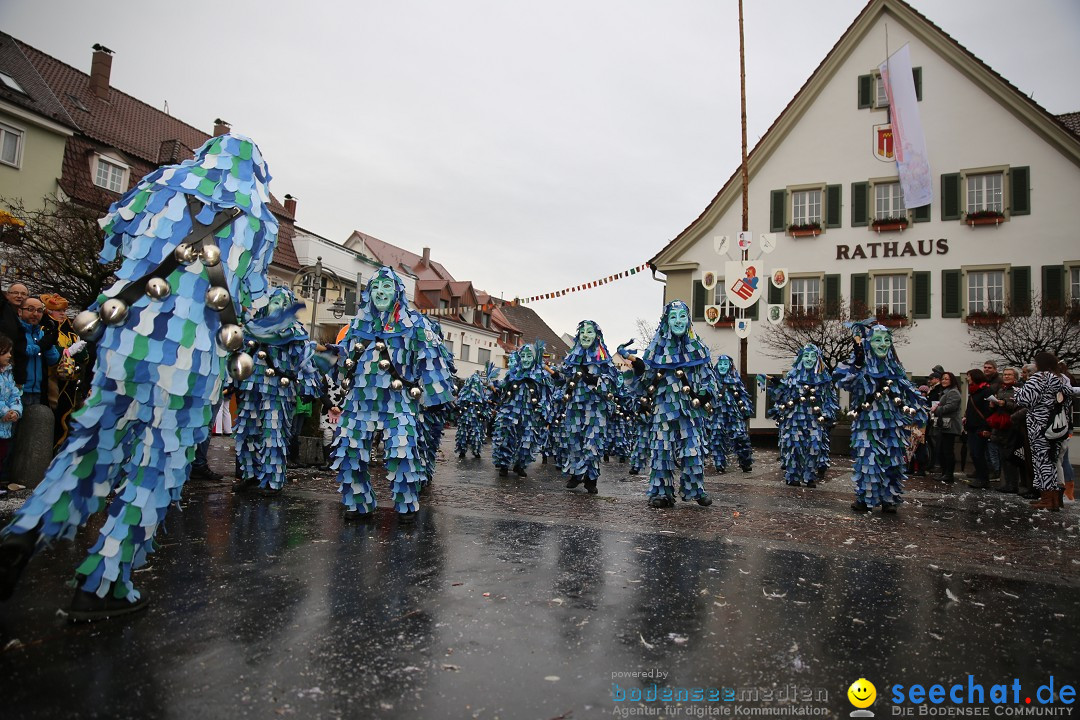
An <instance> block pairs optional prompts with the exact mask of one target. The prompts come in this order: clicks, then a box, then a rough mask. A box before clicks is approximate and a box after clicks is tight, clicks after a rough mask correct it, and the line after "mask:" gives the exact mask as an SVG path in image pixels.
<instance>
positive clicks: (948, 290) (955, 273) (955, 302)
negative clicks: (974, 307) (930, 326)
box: [941, 270, 963, 318]
mask: <svg viewBox="0 0 1080 720" xmlns="http://www.w3.org/2000/svg"><path fill="white" fill-rule="evenodd" d="M962 309H963V308H962V307H961V302H960V271H959V270H942V271H941V317H943V318H958V317H960V313H961V310H962Z"/></svg>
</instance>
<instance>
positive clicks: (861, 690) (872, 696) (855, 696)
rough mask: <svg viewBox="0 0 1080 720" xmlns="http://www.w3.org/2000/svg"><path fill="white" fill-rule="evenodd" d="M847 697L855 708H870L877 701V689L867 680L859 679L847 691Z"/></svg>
mask: <svg viewBox="0 0 1080 720" xmlns="http://www.w3.org/2000/svg"><path fill="white" fill-rule="evenodd" d="M847 697H848V700H849V701H851V704H852V705H854V706H855V707H857V708H868V707H870V706H871V705H873V704H874V700H876V699H877V688H875V687H874V683H872V682H870V681H869V680H867V679H866V678H859V679H858V680H856V681H855V682H853V683H851V687H849V688H848V691H847Z"/></svg>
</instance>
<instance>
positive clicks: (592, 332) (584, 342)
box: [578, 323, 596, 348]
mask: <svg viewBox="0 0 1080 720" xmlns="http://www.w3.org/2000/svg"><path fill="white" fill-rule="evenodd" d="M594 342H596V328H594V327H593V325H592V323H585V324H584V325H583V326H582V327H581V330H580V331H579V332H578V344H579V345H581V347H583V348H591V347H592V346H593V343H594Z"/></svg>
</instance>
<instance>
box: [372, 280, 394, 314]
mask: <svg viewBox="0 0 1080 720" xmlns="http://www.w3.org/2000/svg"><path fill="white" fill-rule="evenodd" d="M369 293H370V294H371V304H372V305H374V306H375V309H376V310H378V311H379V312H386V311H387V310H389V309H390V307H391V306H392V305H393V304H394V296H395V295H396V292H395V288H394V281H393V280H391V279H390V278H375V279H374V280H372V281H371V288H370V290H369Z"/></svg>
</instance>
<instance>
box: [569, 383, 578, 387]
mask: <svg viewBox="0 0 1080 720" xmlns="http://www.w3.org/2000/svg"><path fill="white" fill-rule="evenodd" d="M569 387H577V383H575V382H570V384H569Z"/></svg>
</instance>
